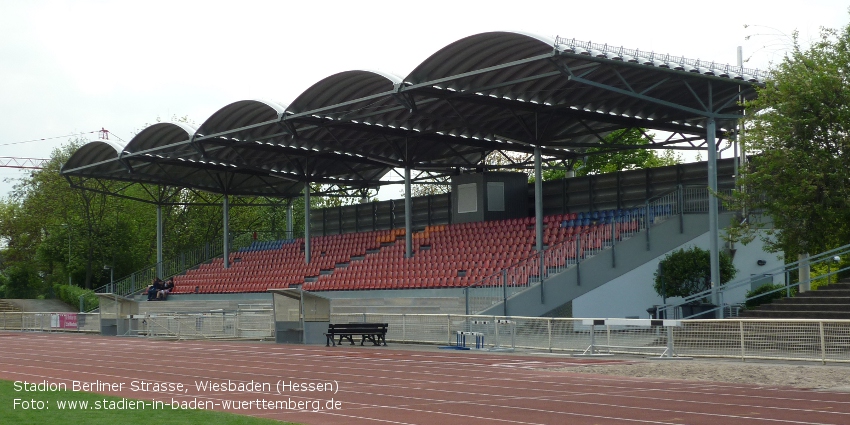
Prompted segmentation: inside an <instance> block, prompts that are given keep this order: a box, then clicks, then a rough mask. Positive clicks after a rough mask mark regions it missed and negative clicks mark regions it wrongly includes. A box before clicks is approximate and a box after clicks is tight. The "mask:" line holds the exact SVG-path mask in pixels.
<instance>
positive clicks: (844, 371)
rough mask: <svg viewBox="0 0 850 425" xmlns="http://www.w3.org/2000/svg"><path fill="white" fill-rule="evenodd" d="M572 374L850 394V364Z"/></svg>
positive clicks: (600, 369)
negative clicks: (711, 382) (708, 382)
mask: <svg viewBox="0 0 850 425" xmlns="http://www.w3.org/2000/svg"><path fill="white" fill-rule="evenodd" d="M561 370H564V371H569V372H579V373H592V374H599V375H617V376H630V377H642V378H663V379H677V380H696V381H713V382H729V383H741V384H754V385H765V386H774V387H775V386H779V387H796V388H807V389H818V390H830V391H843V392H850V364H827V365H821V364H811V363H805V364H802V363H767V362H749V361H748V362H747V363H744V362H734V361H729V360H696V359H695V360H649V361H647V360H639V361H635V362H634V363H627V364H612V365H596V366H594V365H587V366H585V365H582V366H577V367H570V368H568V369H561Z"/></svg>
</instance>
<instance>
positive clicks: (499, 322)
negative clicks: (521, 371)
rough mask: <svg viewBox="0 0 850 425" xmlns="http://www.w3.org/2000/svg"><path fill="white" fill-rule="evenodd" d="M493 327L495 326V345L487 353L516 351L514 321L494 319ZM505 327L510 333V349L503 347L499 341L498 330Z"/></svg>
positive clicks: (499, 333)
mask: <svg viewBox="0 0 850 425" xmlns="http://www.w3.org/2000/svg"><path fill="white" fill-rule="evenodd" d="M495 326H496V334H495V340H496V342H495V345H494V346H493V347H491V348H489V349H488V351H505V352H512V351H514V350H515V349H516V320H510V319H496V321H495ZM505 326H507V327H508V328H509V329H510V331H511V332H510V333H511V346H510V347H503V346H502V341H501V337H500V335H501V332H499V330H500V329H502V328H504V327H505Z"/></svg>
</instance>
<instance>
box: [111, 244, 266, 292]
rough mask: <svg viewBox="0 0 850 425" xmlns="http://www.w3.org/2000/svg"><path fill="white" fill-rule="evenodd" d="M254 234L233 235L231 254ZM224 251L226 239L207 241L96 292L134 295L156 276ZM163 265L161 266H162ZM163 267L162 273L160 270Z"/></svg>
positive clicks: (191, 265)
mask: <svg viewBox="0 0 850 425" xmlns="http://www.w3.org/2000/svg"><path fill="white" fill-rule="evenodd" d="M252 242H253V235H252V234H250V233H242V234H239V235H236V236H232V237H231V241H230V250H231V254H232V253H233V252H236V251H238V250H239V249H240V248H243V247H247V246H250V245H251V243H252ZM223 251H224V239H223V238H221V237H219V238H218V239H216V240H214V241H211V242H208V243H206V244H205V245H204V246H202V247H199V248H196V249H193V250H190V251H186V252H182V253H180V254H179V255H177V256H175V257H174V258H171V259H168V260H164V261H163V262H162V263H157V264H153V265H150V266H147V267H145V268H143V269H141V270H138V271H135V272H133V273H131V274H129V275H128V276H125V277H122V278H120V279H117V280H115V281H114V282H113V283H111V284H106V285H103V286H101V287H99V288H97V289H95V292H96V293H114V294H117V295H120V296H128V295H133V294H136V293H138V292H139V291H141V290H142V289H144V288H146V287H147V286H148V285H150V283H151V282H152V281H153V280H154V278H157V277H159V278H161V279H166V278H168V277H170V276H174V275H177V274H179V273H182V272H183V271H185V270H187V269H190V268H192V267H197V266H198V265H200V264H203V263H205V262H207V261H210V260H212V259H214V258H217V257H221V256H222V255H223ZM160 266H161V267H160ZM160 269H161V274H160V272H159V270H160Z"/></svg>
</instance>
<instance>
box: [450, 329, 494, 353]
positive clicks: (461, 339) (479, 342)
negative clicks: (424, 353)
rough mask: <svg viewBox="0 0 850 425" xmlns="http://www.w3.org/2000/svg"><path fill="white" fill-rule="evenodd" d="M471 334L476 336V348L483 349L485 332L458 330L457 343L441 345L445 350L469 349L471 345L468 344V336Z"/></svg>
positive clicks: (456, 333) (456, 334)
mask: <svg viewBox="0 0 850 425" xmlns="http://www.w3.org/2000/svg"><path fill="white" fill-rule="evenodd" d="M468 336H471V337H474V338H475V349H476V350H481V349H483V348H484V333H482V332H470V331H456V332H455V337H456V338H457V339H456V342H455V345H446V346H443V347H440V348H441V349H444V350H469V349H470V347H467V346H466V337H468Z"/></svg>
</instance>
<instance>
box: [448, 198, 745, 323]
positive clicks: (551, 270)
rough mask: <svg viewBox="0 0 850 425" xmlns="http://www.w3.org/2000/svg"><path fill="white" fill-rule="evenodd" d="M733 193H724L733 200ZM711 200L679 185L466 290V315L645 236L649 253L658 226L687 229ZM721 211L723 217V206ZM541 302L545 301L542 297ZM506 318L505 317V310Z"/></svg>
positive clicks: (503, 302)
mask: <svg viewBox="0 0 850 425" xmlns="http://www.w3.org/2000/svg"><path fill="white" fill-rule="evenodd" d="M731 190H732V189H727V190H723V191H720V192H721V193H722V194H725V195H729V194H730V193H731ZM709 196H712V195H711V194H710V192H709V190H708V189H707V188H706V187H705V186H682V185H680V186H678V187H677V188H676V189H673V190H671V191H668V192H665V193H662V194H661V195H658V196H654V197H652V198H649V199H647V200H646V201H645V202H643V203H641V204H637V205H635V206H633V207H631V208H625V209H623V210H622V211H623V213H622V214H621V215H620V216H618V217H615V219H614V220H613V222H611V223H609V224H607V225H601V226H595V227H593V228H591V229H590V230H589V231H587V232H583V233H579V234H577V236H576V237H574V238H572V239H568V240H566V241H563V242H560V243H558V244H555V245H553V246H550V247H548V248H546V249H545V250H544V251H543V252H542V253H535V254H532V255H531V256H529V257H527V258H525V259H522V260H520V261H519V262H517V263H516V264H514V265H511V266H509V267H507V268H505V269H504V270H501V271H500V272H497V273H496V274H493V275H490V276H487V277H485V278H483V279H481V280H480V281H477V282H475V283H473V284H471V285H469V286H467V287H465V288H464V295H463V296H464V298H465V300H464V303H465V305H466V310H465V311H466V313H467V314H478V313H481V312H484V311H487V310H488V309H490V308H492V307H493V306H495V305H498V304H500V303H502V305H503V306H505V301H506V300H507V299H508V298H510V297H511V296H513V295H515V294H517V293H519V292H521V291H523V290H525V289H527V288H529V287H532V286H535V285H540V284H545V281H546V279H548V278H549V277H550V276H553V275H555V274H559V273H562V272H564V271H566V270H568V269H571V268H574V267H580V264H581V262H582V261H584V260H586V259H588V258H590V257H593V256H595V255H599V254H600V253H602V252H603V251H605V250H609V249H615V247H616V245H617V243H618V242H621V241H623V240H626V239H629V238H631V237H633V236H635V235H637V234H639V233H641V232H644V233H645V235H646V249H647V250H649V249H650V248H651V247H650V234H651V229H652V227H653V226H655V225H658V224H660V223H662V222H664V221H666V220H668V219H670V218H672V217H674V216H678V218H679V223H680V224H679V225H680V228H681V227H682V226H684V221H683V220H684V217H683V216H684V214H693V213H706V212H708V198H709ZM719 208H720V210H721V211H723V209H722V206H719ZM612 262H613V263H615V262H616V254H615V255H612ZM613 265H614V264H612V266H613ZM577 277H578V279H579V282H580V279H581V274H577ZM541 296H545V295H544V293H543V291H541ZM502 312H503V313H506V311H505V310H504V309H503V310H502Z"/></svg>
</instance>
